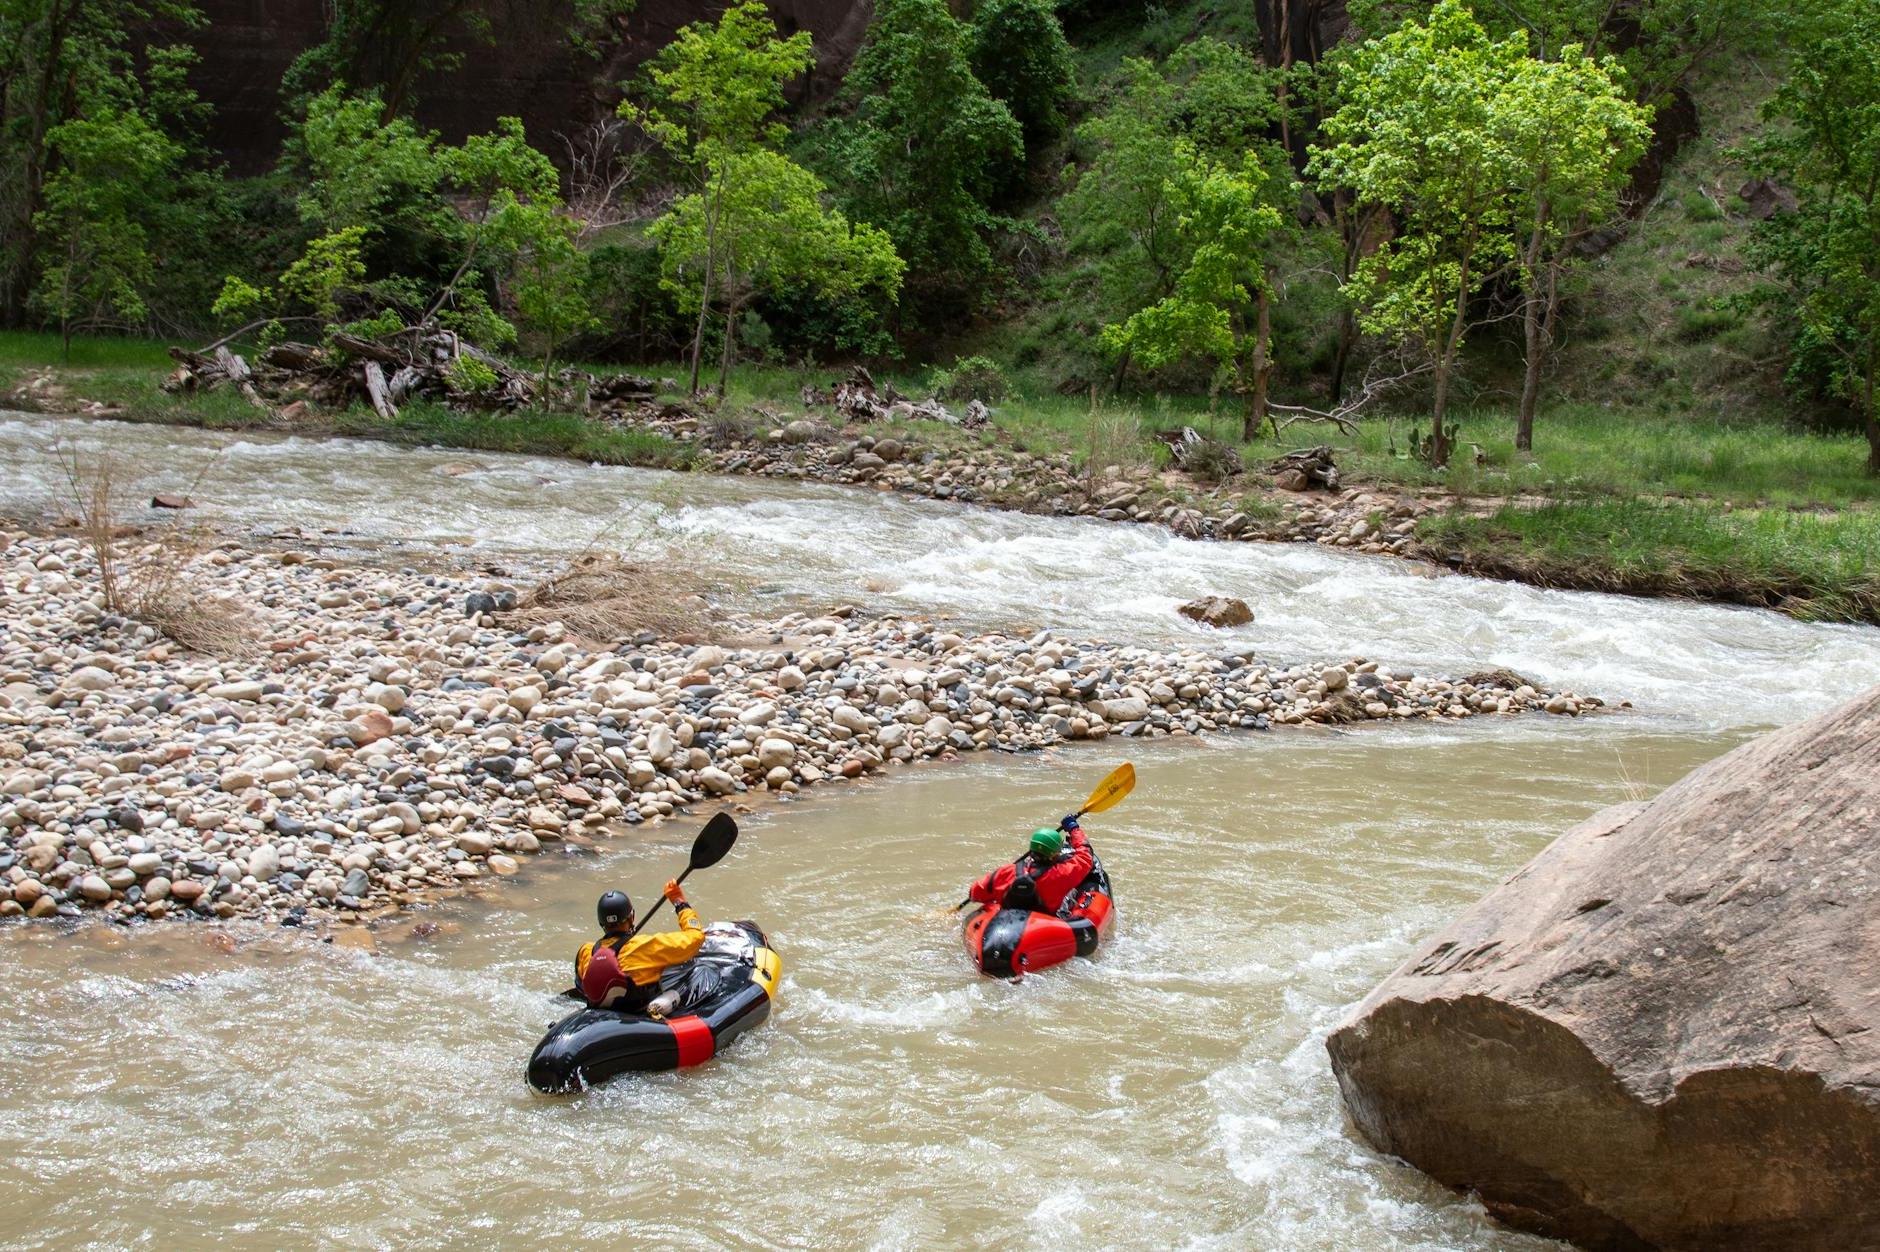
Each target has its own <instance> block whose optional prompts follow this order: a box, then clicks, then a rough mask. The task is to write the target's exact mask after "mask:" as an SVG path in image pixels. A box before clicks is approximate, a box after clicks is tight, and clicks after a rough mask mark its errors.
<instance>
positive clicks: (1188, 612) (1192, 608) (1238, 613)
mask: <svg viewBox="0 0 1880 1252" xmlns="http://www.w3.org/2000/svg"><path fill="white" fill-rule="evenodd" d="M1175 611H1176V612H1177V613H1180V614H1181V615H1182V616H1183V617H1186V618H1189V619H1191V620H1193V621H1197V622H1200V623H1201V624H1202V625H1203V626H1213V627H1216V628H1219V629H1225V628H1227V627H1229V626H1245V625H1246V624H1247V623H1248V622H1251V621H1252V620H1253V610H1252V609H1250V608H1248V607H1247V602H1246V601H1245V600H1236V599H1234V598H1233V597H1231V596H1202V597H1201V598H1200V599H1199V600H1190V601H1189V602H1188V603H1187V604H1184V605H1182V606H1181V607H1180V608H1178V609H1176V610H1175Z"/></svg>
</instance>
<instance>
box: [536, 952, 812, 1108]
mask: <svg viewBox="0 0 1880 1252" xmlns="http://www.w3.org/2000/svg"><path fill="white" fill-rule="evenodd" d="M782 971H783V961H782V959H781V958H780V957H778V955H777V954H776V953H775V952H774V951H772V950H771V947H770V940H769V939H767V938H766V937H765V936H764V932H763V931H761V930H759V929H758V928H757V926H756V924H755V923H753V922H713V923H711V925H709V926H707V927H706V928H705V942H704V944H703V945H702V946H701V947H700V948H699V952H698V955H697V956H695V957H693V958H692V959H691V960H689V961H687V962H685V964H683V965H675V966H673V967H672V968H671V969H669V970H667V971H666V973H665V975H664V976H663V977H661V978H660V980H659V983H660V988H661V990H665V991H670V990H673V989H675V988H677V989H678V990H679V992H680V999H679V1005H678V1008H677V1010H676V1011H675V1012H674V1013H673V1014H672V1015H671V1016H669V1017H667V1018H666V1019H664V1020H663V1021H662V1020H660V1019H658V1018H653V1017H646V1016H644V1015H642V1014H639V1013H621V1012H616V1011H615V1010H613V1009H581V1010H579V1011H577V1012H574V1013H570V1014H569V1015H568V1016H567V1017H564V1018H563V1019H562V1020H561V1021H559V1022H557V1023H555V1025H554V1026H553V1027H551V1028H550V1030H549V1032H548V1033H547V1034H546V1035H544V1036H543V1037H542V1041H541V1042H540V1043H538V1044H536V1045H535V1052H534V1054H533V1055H532V1056H530V1057H529V1071H528V1078H529V1085H530V1086H531V1087H534V1088H535V1089H536V1090H537V1091H541V1092H545V1093H548V1094H559V1093H562V1092H568V1091H581V1090H584V1089H586V1088H588V1087H592V1086H594V1085H595V1084H596V1083H602V1082H606V1081H607V1080H608V1079H609V1078H612V1077H614V1076H615V1075H616V1074H624V1073H627V1072H630V1071H641V1072H645V1071H649V1070H666V1069H683V1068H686V1067H688V1066H692V1065H702V1064H704V1063H705V1062H706V1061H709V1060H711V1059H712V1057H714V1056H716V1055H718V1053H719V1052H720V1051H721V1050H723V1048H724V1047H725V1045H726V1044H729V1043H730V1042H731V1041H732V1040H733V1039H736V1038H737V1037H738V1036H739V1035H741V1034H743V1033H744V1032H745V1031H747V1030H750V1029H751V1028H752V1027H754V1026H758V1025H760V1024H762V1023H763V1021H764V1019H765V1018H767V1017H769V1016H770V1006H771V1002H772V1001H773V1000H775V999H776V995H777V980H778V978H779V976H780V975H781V974H782Z"/></svg>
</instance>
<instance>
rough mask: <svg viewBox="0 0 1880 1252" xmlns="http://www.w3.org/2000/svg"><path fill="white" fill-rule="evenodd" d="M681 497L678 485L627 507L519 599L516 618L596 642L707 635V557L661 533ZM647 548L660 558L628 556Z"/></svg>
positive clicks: (709, 625)
mask: <svg viewBox="0 0 1880 1252" xmlns="http://www.w3.org/2000/svg"><path fill="white" fill-rule="evenodd" d="M678 498H679V497H678V487H677V485H674V486H672V487H669V488H667V489H666V490H665V491H664V492H663V493H661V494H659V495H657V496H655V497H654V498H653V499H651V500H647V501H643V502H641V503H638V504H635V505H633V506H632V507H630V508H628V509H626V510H625V511H624V512H622V513H621V514H620V516H618V517H617V518H615V519H614V520H613V521H611V522H609V523H608V524H607V525H606V526H604V527H602V528H601V529H600V530H599V531H598V532H596V534H595V535H594V537H593V538H592V539H589V540H588V542H587V544H586V545H585V546H584V547H582V548H581V550H580V551H578V552H576V553H575V554H574V555H573V556H572V557H570V558H569V559H568V561H567V563H566V564H565V565H563V566H562V567H561V568H560V569H558V570H556V571H555V572H554V573H552V574H550V575H549V576H548V577H546V578H544V579H542V580H541V581H540V582H538V583H536V584H535V586H533V587H531V588H529V590H528V591H527V592H525V593H524V594H523V595H522V597H521V598H520V599H519V600H517V601H516V607H515V610H514V613H515V616H516V617H517V618H518V619H519V620H520V621H522V622H524V623H528V624H546V623H548V622H560V623H561V624H562V625H563V626H565V627H567V628H568V629H569V630H571V631H573V632H574V633H575V634H577V635H580V636H582V637H583V638H586V639H590V640H594V641H596V642H599V643H613V642H616V641H618V640H622V639H631V638H633V637H635V636H637V635H643V634H647V633H651V634H653V635H656V636H658V637H659V638H662V639H672V638H675V637H679V636H691V637H703V636H705V635H707V634H709V633H710V632H711V630H712V625H713V620H712V610H711V605H710V603H709V602H708V601H707V600H706V598H705V594H704V593H705V590H706V586H707V579H706V577H705V576H704V575H703V574H702V573H701V572H700V571H702V570H705V569H707V568H709V562H708V560H707V558H706V554H705V553H702V552H699V551H695V550H693V549H692V546H691V545H689V544H687V543H686V542H684V541H683V540H680V541H678V542H676V543H675V542H673V540H672V536H671V532H666V533H663V534H662V533H661V532H662V529H663V526H664V521H665V518H666V515H667V513H668V512H670V511H671V509H672V508H673V506H674V505H675V504H676V503H677V501H678ZM648 551H656V552H659V553H660V555H658V556H640V557H632V558H630V557H628V556H626V555H624V554H625V553H629V552H648Z"/></svg>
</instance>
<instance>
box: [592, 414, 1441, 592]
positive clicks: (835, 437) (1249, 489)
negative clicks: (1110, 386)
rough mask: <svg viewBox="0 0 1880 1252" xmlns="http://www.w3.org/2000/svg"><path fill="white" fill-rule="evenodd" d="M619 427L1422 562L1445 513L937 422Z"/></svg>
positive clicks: (1065, 511)
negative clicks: (1222, 479) (1040, 444)
mask: <svg viewBox="0 0 1880 1252" xmlns="http://www.w3.org/2000/svg"><path fill="white" fill-rule="evenodd" d="M614 418H615V420H617V421H621V422H623V423H625V424H629V425H633V426H635V427H637V428H640V429H647V430H653V431H656V432H658V433H660V434H663V435H666V436H667V437H669V438H673V439H677V440H681V441H686V442H696V441H701V440H710V441H712V442H715V443H717V444H719V445H721V446H716V447H709V448H708V447H703V446H701V449H700V456H701V458H702V462H703V465H704V467H706V468H709V469H710V470H712V471H713V472H716V473H722V474H750V475H756V476H760V477H767V478H786V479H807V480H813V481H818V482H830V483H840V484H845V485H850V486H861V487H873V488H875V489H877V490H884V491H899V492H907V493H910V494H914V495H922V496H926V497H928V498H930V499H935V500H953V501H958V502H960V503H964V504H984V505H989V506H993V507H997V508H1007V509H1015V510H1018V511H1021V512H1027V513H1042V514H1049V515H1054V516H1064V517H1096V518H1101V519H1102V520H1104V521H1110V522H1136V523H1141V524H1145V525H1157V526H1164V527H1166V528H1167V529H1169V530H1170V531H1172V532H1174V533H1175V534H1177V535H1180V536H1181V537H1183V538H1185V539H1218V540H1243V541H1244V540H1263V541H1268V542H1292V543H1318V544H1323V545H1325V546H1327V547H1337V548H1349V549H1352V550H1353V551H1357V552H1362V553H1366V554H1370V555H1380V556H1403V557H1416V556H1420V555H1422V553H1421V551H1420V549H1419V547H1418V544H1417V540H1416V522H1417V519H1418V518H1420V517H1422V516H1424V515H1425V514H1427V513H1431V512H1435V511H1438V509H1439V507H1440V506H1439V505H1438V504H1436V503H1434V502H1431V501H1427V500H1424V499H1421V498H1419V497H1417V496H1414V495H1407V494H1401V493H1397V492H1391V491H1376V490H1368V489H1364V488H1348V489H1344V490H1340V491H1323V490H1314V489H1307V488H1303V487H1302V488H1301V489H1300V490H1296V491H1294V490H1284V489H1280V488H1273V489H1270V490H1269V489H1266V488H1263V487H1260V486H1257V485H1249V484H1251V483H1252V482H1253V480H1254V476H1252V475H1248V476H1244V477H1242V478H1238V479H1235V480H1234V481H1233V482H1231V483H1229V484H1227V485H1225V486H1220V485H1215V486H1210V485H1207V484H1203V483H1199V482H1197V481H1195V480H1194V479H1192V478H1191V477H1189V476H1188V475H1185V474H1182V473H1180V472H1178V471H1173V470H1158V469H1155V468H1154V467H1152V466H1148V465H1134V466H1121V465H1116V466H1106V467H1104V468H1103V469H1102V470H1100V471H1099V472H1097V473H1095V474H1092V473H1090V472H1088V470H1087V469H1086V468H1085V467H1083V466H1081V465H1080V464H1079V462H1078V458H1077V457H1076V456H1073V455H1072V454H1071V453H1068V452H1054V453H1039V452H1029V451H1025V450H1023V449H1020V448H1015V447H1012V446H1010V445H1009V444H1007V443H1004V442H985V443H980V444H977V445H968V446H961V440H960V437H959V436H960V432H957V431H953V430H951V429H949V428H944V427H942V426H940V425H937V424H936V423H932V422H911V421H910V422H884V423H872V424H865V425H856V424H850V425H846V426H834V425H830V424H826V423H824V422H821V421H815V420H811V419H808V418H798V419H794V420H789V421H783V422H780V423H778V424H776V425H773V426H770V427H768V428H762V427H760V428H759V429H757V430H755V431H753V432H751V433H749V434H737V433H735V432H733V433H731V434H730V435H729V436H727V435H725V434H723V433H721V432H722V430H723V427H722V426H719V427H714V426H713V425H712V424H710V423H709V422H701V421H699V420H698V419H697V418H696V417H695V416H693V415H691V414H690V413H689V411H687V410H684V409H672V408H659V407H657V406H650V405H649V406H641V407H639V408H638V409H634V410H629V411H626V412H622V413H616V414H615V415H614Z"/></svg>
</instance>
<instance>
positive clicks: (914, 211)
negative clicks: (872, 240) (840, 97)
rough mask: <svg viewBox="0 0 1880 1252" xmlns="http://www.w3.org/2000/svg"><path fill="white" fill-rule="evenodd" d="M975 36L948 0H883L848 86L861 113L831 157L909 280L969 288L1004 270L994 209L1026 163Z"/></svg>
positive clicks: (833, 142)
mask: <svg viewBox="0 0 1880 1252" xmlns="http://www.w3.org/2000/svg"><path fill="white" fill-rule="evenodd" d="M968 34H969V32H968V30H967V28H966V27H965V26H964V25H963V24H962V23H960V22H958V21H956V20H955V19H954V17H953V15H952V14H951V13H949V12H948V11H947V6H946V4H945V0H879V3H877V4H876V6H875V22H874V25H873V26H871V27H870V28H869V31H868V39H867V42H866V43H864V44H863V46H862V50H861V52H860V53H859V54H858V55H857V57H856V59H855V64H854V66H853V68H852V69H851V70H850V71H849V76H848V79H847V82H846V84H845V88H844V89H845V92H846V93H847V96H848V98H849V99H850V100H851V101H853V102H854V105H855V113H854V116H853V117H851V118H849V119H847V120H845V121H843V122H840V123H837V124H834V125H833V126H832V128H831V129H830V131H829V132H828V134H827V136H826V143H825V151H824V154H823V157H824V161H825V162H826V168H827V169H828V170H829V172H830V174H831V178H830V181H831V182H832V183H834V184H835V185H836V186H837V188H838V189H839V190H840V193H841V195H842V200H843V206H844V208H845V209H846V210H847V211H848V214H849V216H850V217H851V218H854V219H856V220H859V221H865V222H872V223H874V224H875V225H877V226H880V227H881V228H882V229H884V230H886V231H887V232H888V235H889V237H890V238H892V239H893V241H894V246H895V250H896V251H897V252H898V253H899V254H900V255H901V257H902V259H903V260H905V261H906V262H907V267H908V272H909V274H910V276H912V277H915V278H918V279H919V281H921V282H922V283H923V284H925V285H927V286H929V287H930V288H940V289H948V288H964V287H967V286H970V285H973V284H979V283H983V281H984V280H985V279H986V278H988V277H989V276H990V275H992V274H993V272H994V270H995V268H996V267H995V265H994V260H993V255H992V249H991V246H990V244H989V243H988V236H989V235H990V234H991V233H992V232H993V231H994V230H996V229H998V228H999V227H1000V226H1002V225H1004V224H1005V219H1003V218H1001V217H1000V216H998V215H997V214H995V213H993V212H992V210H991V209H990V208H989V207H988V201H989V200H990V198H991V196H992V194H993V193H994V191H995V190H996V189H997V188H998V187H999V185H1000V184H1001V183H1002V182H1003V181H1004V180H1005V179H1006V177H1007V176H1008V174H1009V172H1010V171H1011V170H1012V169H1013V168H1014V166H1015V165H1016V164H1017V163H1018V162H1019V161H1021V160H1022V159H1023V156H1024V150H1025V149H1024V137H1023V134H1022V132H1021V130H1020V128H1019V124H1018V121H1017V119H1015V118H1014V117H1013V116H1012V112H1011V110H1010V109H1008V108H1006V107H1005V105H1004V104H1003V103H1001V102H1000V101H998V100H996V99H994V98H993V96H992V94H991V93H990V92H988V91H987V90H986V88H985V86H984V85H983V84H982V83H981V82H980V81H979V79H978V78H977V77H975V76H974V74H973V67H972V62H971V60H970V58H969V56H968V47H967V43H968Z"/></svg>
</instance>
